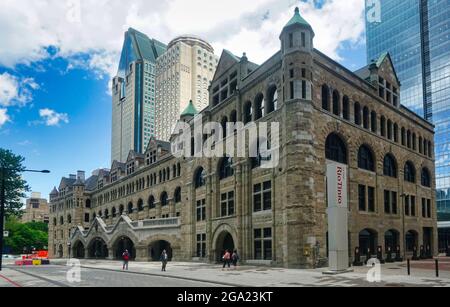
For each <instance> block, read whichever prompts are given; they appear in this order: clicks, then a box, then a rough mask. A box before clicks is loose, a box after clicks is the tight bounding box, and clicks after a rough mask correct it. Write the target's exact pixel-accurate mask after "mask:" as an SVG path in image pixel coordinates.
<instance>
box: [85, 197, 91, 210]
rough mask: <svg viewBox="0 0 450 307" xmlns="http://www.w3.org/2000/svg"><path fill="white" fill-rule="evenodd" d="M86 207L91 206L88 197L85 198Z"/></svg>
mask: <svg viewBox="0 0 450 307" xmlns="http://www.w3.org/2000/svg"><path fill="white" fill-rule="evenodd" d="M86 208H87V209H90V208H91V200H90V199H86Z"/></svg>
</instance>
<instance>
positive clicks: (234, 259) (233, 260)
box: [231, 250, 240, 269]
mask: <svg viewBox="0 0 450 307" xmlns="http://www.w3.org/2000/svg"><path fill="white" fill-rule="evenodd" d="M239 260H240V257H239V254H238V251H237V250H234V252H233V255H231V263H232V264H233V267H234V268H235V269H236V267H237V264H238V262H239Z"/></svg>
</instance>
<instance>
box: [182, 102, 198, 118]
mask: <svg viewBox="0 0 450 307" xmlns="http://www.w3.org/2000/svg"><path fill="white" fill-rule="evenodd" d="M196 114H198V111H197V109H196V108H195V106H194V103H193V102H192V100H191V101H189V105H188V106H187V107H186V109H185V110H184V111H183V113H181V116H194V115H196Z"/></svg>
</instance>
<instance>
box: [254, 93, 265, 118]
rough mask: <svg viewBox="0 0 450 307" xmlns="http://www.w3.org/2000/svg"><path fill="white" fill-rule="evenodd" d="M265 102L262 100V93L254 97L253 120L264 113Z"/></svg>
mask: <svg viewBox="0 0 450 307" xmlns="http://www.w3.org/2000/svg"><path fill="white" fill-rule="evenodd" d="M264 111H265V102H264V95H263V94H261V93H260V94H258V95H257V96H256V98H255V120H258V119H260V118H261V117H263V116H264V115H265V113H264Z"/></svg>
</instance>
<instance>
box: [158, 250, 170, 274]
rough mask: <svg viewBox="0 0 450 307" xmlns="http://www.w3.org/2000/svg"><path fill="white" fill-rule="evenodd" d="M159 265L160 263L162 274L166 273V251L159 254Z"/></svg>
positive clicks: (167, 259)
mask: <svg viewBox="0 0 450 307" xmlns="http://www.w3.org/2000/svg"><path fill="white" fill-rule="evenodd" d="M160 260H161V263H162V269H161V271H162V272H165V271H166V267H167V262H168V261H169V255H167V251H166V250H163V252H162V254H161V258H160Z"/></svg>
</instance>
